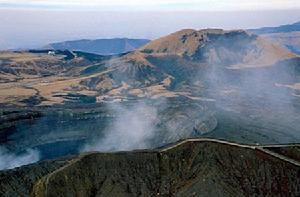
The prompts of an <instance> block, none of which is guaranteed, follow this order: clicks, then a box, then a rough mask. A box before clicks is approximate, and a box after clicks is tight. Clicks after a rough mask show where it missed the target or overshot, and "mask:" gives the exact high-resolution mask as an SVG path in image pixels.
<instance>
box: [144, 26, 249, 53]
mask: <svg viewBox="0 0 300 197" xmlns="http://www.w3.org/2000/svg"><path fill="white" fill-rule="evenodd" d="M219 36H224V37H226V36H227V37H231V36H237V37H241V36H242V37H249V38H250V37H251V35H250V34H249V33H247V32H246V31H244V30H233V31H226V30H222V29H202V30H194V29H182V30H180V31H177V32H174V33H172V34H169V35H167V36H165V37H162V38H159V39H157V40H154V41H152V42H150V43H148V44H146V45H145V46H144V47H142V48H141V49H140V51H142V52H144V53H167V54H175V55H180V56H182V55H187V56H192V55H193V54H195V52H196V50H197V49H199V47H201V46H203V45H205V43H207V42H209V41H211V40H214V39H218V37H219Z"/></svg>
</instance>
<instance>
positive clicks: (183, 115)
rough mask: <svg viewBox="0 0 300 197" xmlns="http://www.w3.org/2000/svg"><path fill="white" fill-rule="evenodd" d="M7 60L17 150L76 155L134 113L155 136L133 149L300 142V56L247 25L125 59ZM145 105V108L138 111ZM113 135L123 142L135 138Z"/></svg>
mask: <svg viewBox="0 0 300 197" xmlns="http://www.w3.org/2000/svg"><path fill="white" fill-rule="evenodd" d="M0 60H1V61H0V63H1V67H0V76H1V77H0V79H1V83H0V102H1V119H0V123H1V125H0V136H1V141H0V143H1V145H2V146H5V148H6V149H7V150H9V151H13V152H14V151H15V152H17V153H20V152H22V151H25V150H26V149H28V148H32V149H37V150H39V151H40V152H41V158H42V159H50V158H56V157H59V156H65V155H68V154H77V153H79V152H80V151H81V150H82V146H84V145H85V144H90V143H92V142H93V140H95V139H99V138H101V137H103V136H108V133H106V132H107V130H108V131H111V130H110V129H109V128H116V127H114V123H116V124H117V125H118V127H117V129H113V131H115V130H122V128H127V127H126V126H128V125H130V124H129V123H128V122H127V119H126V118H125V121H124V118H123V117H122V116H123V115H124V114H125V115H126V114H128V113H127V112H128V111H129V112H130V113H129V114H130V117H135V116H134V115H136V114H137V115H138V117H137V118H138V120H140V121H135V122H144V123H145V122H146V125H147V126H149V125H150V126H151V128H150V129H148V127H141V128H142V130H143V131H144V130H147V131H148V130H149V131H151V132H150V134H149V133H148V132H147V133H146V134H147V135H146V136H147V138H142V143H141V144H142V145H139V143H132V144H134V145H137V146H129V147H128V146H125V147H126V150H128V149H136V148H154V147H157V146H162V145H164V144H166V143H171V142H175V141H177V140H180V139H184V138H189V137H199V136H201V137H203V136H205V137H214V138H218V139H226V140H230V141H236V142H243V143H249V144H256V143H263V144H265V143H291V142H298V141H299V139H300V134H299V126H300V105H299V103H300V102H299V98H300V96H299V95H300V88H299V87H300V86H299V84H300V59H299V57H298V56H297V55H295V54H294V53H292V52H290V51H289V50H287V49H285V48H283V47H281V46H280V45H278V44H274V43H272V42H270V41H268V40H265V39H264V38H262V37H260V36H257V35H255V34H251V33H248V32H247V31H243V30H232V31H225V30H221V29H204V30H199V31H197V30H192V29H185V30H181V31H178V32H175V33H172V34H170V35H167V36H165V37H162V38H159V39H157V40H154V41H151V42H149V43H148V44H146V45H145V46H143V47H141V48H139V49H137V50H135V51H132V52H128V53H123V54H118V55H110V56H101V55H95V54H91V53H86V52H80V51H68V50H66V51H63V50H34V51H23V52H1V53H0ZM137 103H143V105H146V107H145V108H142V109H141V110H138V111H137V113H132V111H133V112H136V111H135V109H137V108H138V109H139V107H138V104H137ZM120 108H121V109H122V110H118V109H120ZM149 108H150V109H151V110H150V113H149V111H148V110H144V109H149ZM153 114H154V115H153ZM149 116H151V118H149ZM120 120H121V121H120ZM148 120H151V122H150V123H149V122H147V121H148ZM119 122H123V123H124V125H120V124H119ZM138 128H140V127H138ZM135 129H136V128H134V129H128V130H126V131H127V132H128V131H129V130H135ZM29 134H30V135H29ZM113 134H115V135H112V134H110V135H109V137H110V138H109V139H110V140H112V141H113V142H116V143H115V144H117V145H119V144H121V143H120V141H118V140H121V139H122V140H123V141H126V140H128V141H130V142H131V141H132V140H134V136H133V137H132V139H126V140H124V138H125V137H126V135H123V136H122V135H120V134H119V133H113ZM139 136H140V135H139ZM115 140H117V141H115ZM123 141H122V142H123ZM109 142H110V141H109ZM129 144H130V143H129ZM126 145H127V144H126ZM118 148H119V147H118V146H113V147H112V148H111V149H112V150H119V149H118ZM49 150H51V151H49ZM97 150H98V149H97ZM105 150H107V149H105ZM109 150H110V149H109ZM122 150H123V149H122Z"/></svg>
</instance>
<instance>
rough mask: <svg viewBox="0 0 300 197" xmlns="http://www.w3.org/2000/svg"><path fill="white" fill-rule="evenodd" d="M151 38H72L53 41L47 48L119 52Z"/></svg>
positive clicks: (129, 49) (131, 48) (109, 53)
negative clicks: (70, 39)
mask: <svg viewBox="0 0 300 197" xmlns="http://www.w3.org/2000/svg"><path fill="white" fill-rule="evenodd" d="M149 41H150V40H147V39H129V38H113V39H97V40H87V39H84V40H72V41H65V42H57V43H51V44H49V45H48V46H46V48H52V49H55V50H76V51H84V52H89V53H95V54H100V55H111V54H119V53H124V52H128V51H132V50H135V49H136V48H139V47H141V46H143V45H145V44H146V43H148V42H149Z"/></svg>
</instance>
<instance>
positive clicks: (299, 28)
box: [248, 21, 300, 34]
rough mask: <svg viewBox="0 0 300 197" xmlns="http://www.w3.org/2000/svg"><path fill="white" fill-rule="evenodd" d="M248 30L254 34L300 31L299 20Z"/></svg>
mask: <svg viewBox="0 0 300 197" xmlns="http://www.w3.org/2000/svg"><path fill="white" fill-rule="evenodd" d="M248 31H250V32H253V33H256V34H270V33H285V32H292V31H300V21H299V22H297V23H293V24H288V25H281V26H278V27H262V28H259V29H249V30H248Z"/></svg>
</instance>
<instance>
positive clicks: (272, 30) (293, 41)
mask: <svg viewBox="0 0 300 197" xmlns="http://www.w3.org/2000/svg"><path fill="white" fill-rule="evenodd" d="M248 31H249V32H252V33H255V34H258V35H261V36H262V37H264V38H266V39H268V40H270V41H272V42H277V43H279V44H281V45H282V46H285V47H286V48H288V49H289V50H290V51H292V52H293V53H296V54H300V22H297V23H293V24H289V25H281V26H278V27H263V28H259V29H250V30H248Z"/></svg>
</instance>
